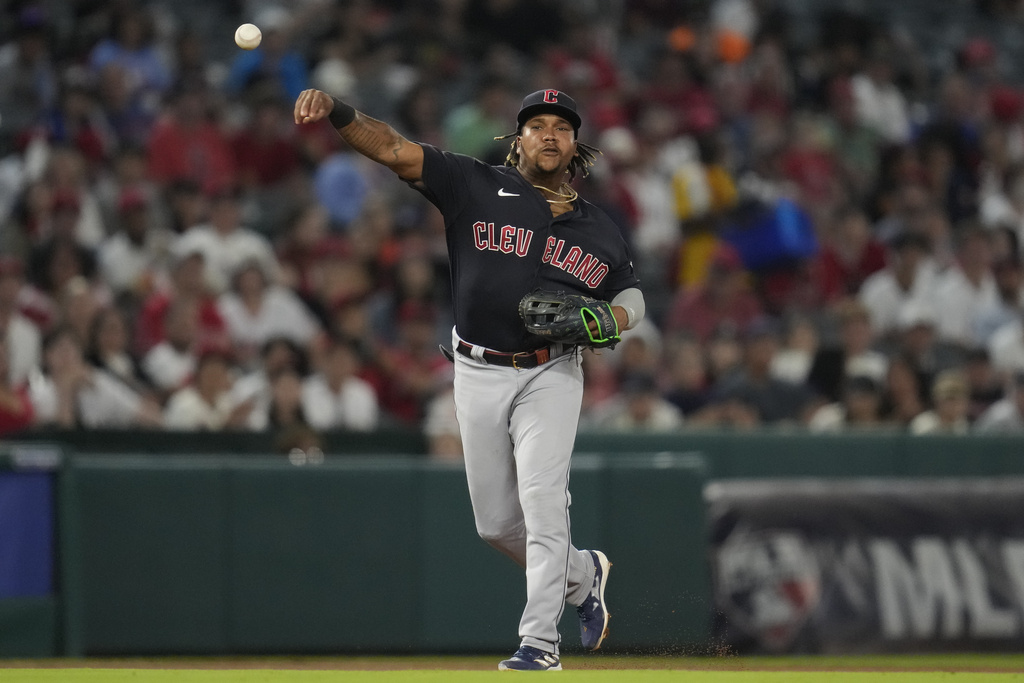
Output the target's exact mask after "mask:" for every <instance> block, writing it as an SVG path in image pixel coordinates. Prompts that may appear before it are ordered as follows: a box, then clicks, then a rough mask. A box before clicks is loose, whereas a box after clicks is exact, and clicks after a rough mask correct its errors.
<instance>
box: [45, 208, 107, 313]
mask: <svg viewBox="0 0 1024 683" xmlns="http://www.w3.org/2000/svg"><path fill="white" fill-rule="evenodd" d="M79 210H80V202H79V200H78V197H77V196H75V195H74V194H73V193H71V192H65V191H61V192H58V193H56V194H55V195H54V197H53V222H52V224H51V228H50V235H49V237H48V238H47V239H45V240H43V241H41V242H40V243H39V244H38V246H36V247H35V248H33V249H32V253H31V255H30V257H29V259H30V260H29V264H30V265H29V274H30V277H31V279H32V282H33V284H35V286H36V287H38V288H39V290H40V291H41V292H43V293H44V294H46V295H47V296H49V297H50V298H51V299H56V298H57V297H59V296H60V293H61V291H63V289H64V287H65V286H66V285H67V284H68V282H70V281H71V280H72V279H74V278H76V277H81V278H85V279H86V280H92V278H93V276H94V275H95V274H96V254H95V252H94V251H93V249H91V248H90V247H87V246H85V245H84V244H83V243H82V242H80V241H79V239H78V237H77V235H76V232H77V231H76V228H77V224H78V216H79Z"/></svg>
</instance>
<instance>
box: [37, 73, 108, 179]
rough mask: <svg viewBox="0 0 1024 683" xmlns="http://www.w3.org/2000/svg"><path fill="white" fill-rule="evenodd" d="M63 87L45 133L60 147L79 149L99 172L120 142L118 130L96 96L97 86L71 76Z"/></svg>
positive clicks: (95, 170)
mask: <svg viewBox="0 0 1024 683" xmlns="http://www.w3.org/2000/svg"><path fill="white" fill-rule="evenodd" d="M66 80H67V81H69V82H66V83H65V84H64V85H63V86H62V88H61V95H60V100H59V101H58V104H59V107H56V108H54V109H53V110H52V111H48V112H47V113H46V114H47V116H46V122H45V124H46V136H47V139H48V140H49V142H50V143H51V144H53V145H56V146H58V147H67V148H70V149H74V150H76V151H77V152H78V153H79V154H81V155H82V159H83V160H84V161H85V162H86V163H87V166H88V167H89V171H90V175H94V174H96V173H97V172H98V171H99V170H100V169H101V168H102V167H103V164H104V163H105V162H106V161H107V160H108V159H109V158H110V156H111V154H112V152H113V149H114V146H115V145H116V144H117V141H118V140H117V131H116V130H114V129H112V128H111V126H110V125H109V123H108V120H107V116H106V114H105V112H104V111H103V108H102V107H101V106H100V102H99V101H98V100H97V98H96V94H95V92H94V89H93V88H92V87H91V86H89V85H86V84H85V83H79V82H76V81H75V80H73V79H72V78H70V77H69V78H67V79H66Z"/></svg>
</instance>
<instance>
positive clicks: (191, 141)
mask: <svg viewBox="0 0 1024 683" xmlns="http://www.w3.org/2000/svg"><path fill="white" fill-rule="evenodd" d="M209 108H210V103H209V100H208V96H207V94H206V92H205V90H203V89H200V88H199V87H197V86H190V87H184V88H181V89H179V90H178V91H177V92H176V93H175V94H174V95H173V96H172V99H171V106H170V107H169V108H168V112H167V114H166V115H165V116H164V117H162V118H161V119H160V120H159V121H157V123H156V124H155V125H154V127H153V134H152V137H151V139H150V142H149V161H148V166H149V175H150V178H151V179H152V180H153V181H154V182H156V183H157V184H159V185H161V186H168V185H170V184H172V183H174V182H175V181H179V180H192V181H195V182H196V183H198V184H199V186H200V187H201V188H203V189H204V190H212V189H215V188H221V187H227V186H229V185H231V184H233V182H234V180H235V174H236V169H235V157H234V154H233V153H232V151H231V144H230V143H229V141H228V139H227V137H226V136H225V134H224V133H223V131H221V130H220V128H219V126H218V125H217V123H216V122H215V121H213V120H212V119H211V117H210V116H209V115H208V109H209Z"/></svg>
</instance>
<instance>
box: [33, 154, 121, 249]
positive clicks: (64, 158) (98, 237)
mask: <svg viewBox="0 0 1024 683" xmlns="http://www.w3.org/2000/svg"><path fill="white" fill-rule="evenodd" d="M92 179H93V173H92V171H91V169H90V168H89V166H88V164H87V162H86V158H85V156H84V155H83V154H82V152H81V151H80V150H78V149H76V148H74V147H69V146H67V145H63V146H54V147H52V148H51V149H50V150H49V153H48V156H47V159H46V169H45V175H44V180H45V181H46V182H47V183H48V184H49V185H50V187H51V188H52V189H53V197H54V201H55V202H56V201H57V199H58V198H61V199H67V200H68V206H70V203H71V202H73V203H74V204H75V205H76V207H75V208H76V213H75V225H74V231H73V234H74V237H75V239H76V240H77V241H78V242H79V243H80V244H82V245H84V246H86V247H89V248H90V249H94V248H95V247H97V246H99V243H100V242H102V241H103V238H104V237H106V235H107V226H106V223H105V222H104V220H103V210H102V207H101V206H100V202H99V197H98V196H97V194H96V192H95V191H94V189H93V184H92ZM53 220H54V221H55V222H56V220H57V218H56V217H54V218H53ZM42 227H43V231H42V232H41V233H38V234H37V235H36V236H35V240H36V242H38V241H39V240H40V239H45V238H46V237H47V236H49V234H48V233H47V232H46V227H47V226H42ZM53 229H56V226H54V228H53ZM69 232H70V231H69Z"/></svg>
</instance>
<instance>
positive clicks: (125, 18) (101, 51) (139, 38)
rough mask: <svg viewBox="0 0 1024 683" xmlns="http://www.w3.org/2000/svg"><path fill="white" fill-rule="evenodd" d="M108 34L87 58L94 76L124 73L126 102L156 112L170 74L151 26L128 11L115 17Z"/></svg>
mask: <svg viewBox="0 0 1024 683" xmlns="http://www.w3.org/2000/svg"><path fill="white" fill-rule="evenodd" d="M111 29H112V30H111V34H110V36H108V37H107V38H105V39H104V40H101V41H100V42H99V43H98V44H97V45H96V47H94V48H93V50H92V53H91V54H90V55H89V66H90V67H91V68H92V69H93V71H94V72H95V73H99V72H101V71H103V70H104V69H105V68H107V67H108V66H116V67H118V68H120V69H122V70H123V71H124V73H125V82H126V83H128V84H129V92H128V94H129V98H130V99H131V100H134V101H137V102H139V104H140V105H141V106H142V107H144V108H145V109H149V110H155V109H156V108H157V106H158V104H159V101H160V98H161V96H162V95H163V94H164V93H165V92H166V91H167V90H168V89H169V88H170V86H171V74H170V71H169V70H168V68H167V65H166V64H165V63H164V60H163V58H162V57H161V55H160V53H159V51H158V50H157V47H156V45H155V44H154V42H153V26H152V22H151V21H150V18H149V17H148V16H147V15H146V14H145V13H144V11H143V10H141V9H138V8H134V7H130V8H126V9H123V10H122V11H121V12H119V13H118V14H116V15H115V16H114V22H113V24H112V27H111Z"/></svg>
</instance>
